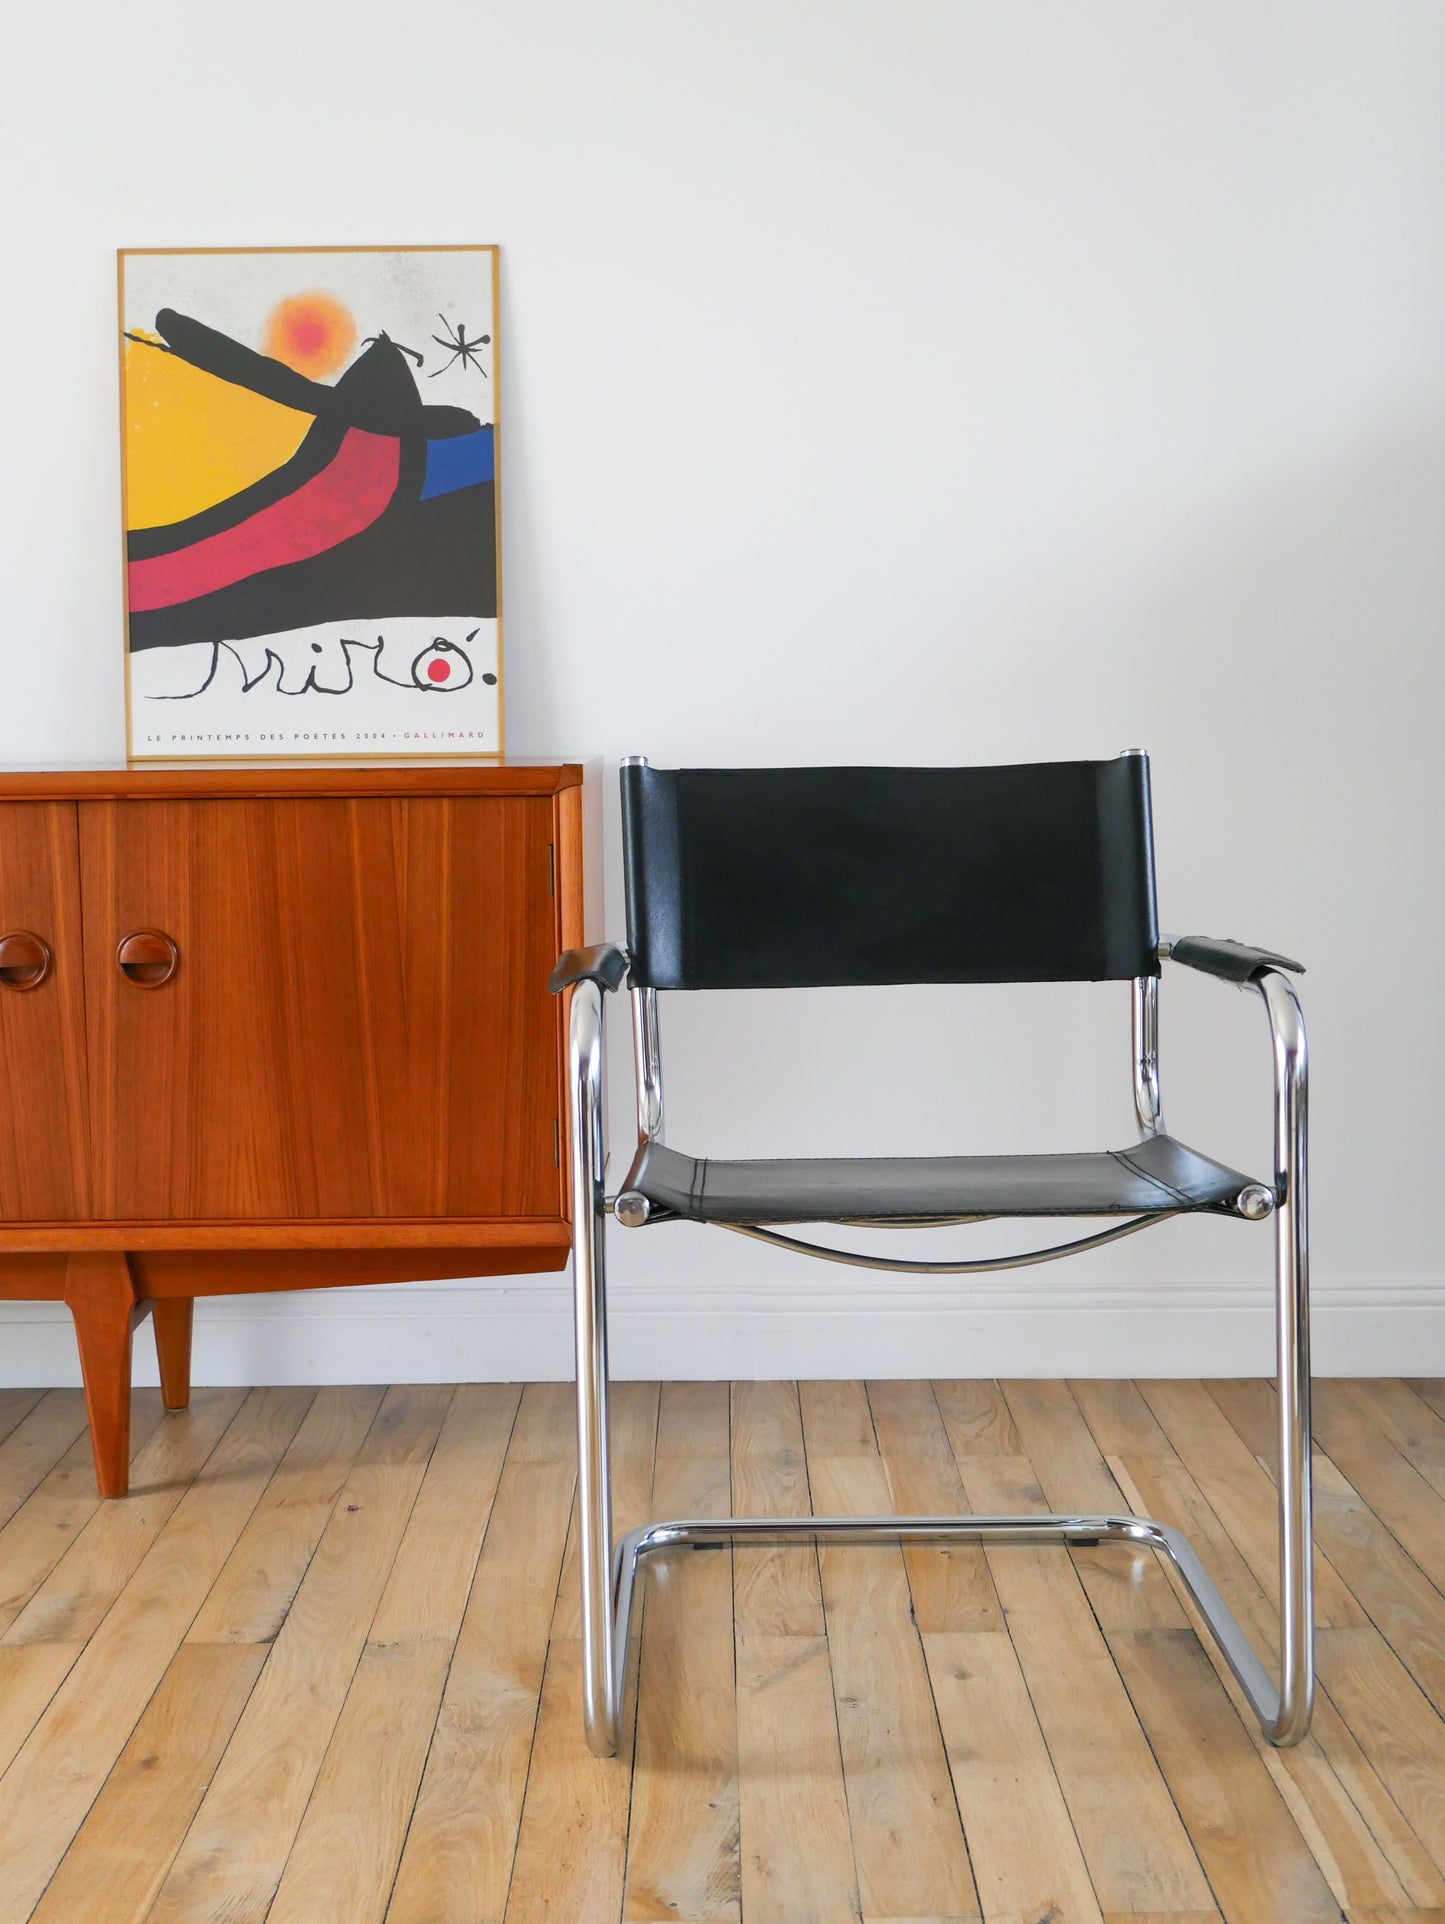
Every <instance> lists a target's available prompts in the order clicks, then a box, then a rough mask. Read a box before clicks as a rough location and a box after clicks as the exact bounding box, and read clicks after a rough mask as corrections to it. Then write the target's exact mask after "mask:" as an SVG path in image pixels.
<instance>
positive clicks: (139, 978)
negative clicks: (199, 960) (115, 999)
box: [115, 929, 181, 989]
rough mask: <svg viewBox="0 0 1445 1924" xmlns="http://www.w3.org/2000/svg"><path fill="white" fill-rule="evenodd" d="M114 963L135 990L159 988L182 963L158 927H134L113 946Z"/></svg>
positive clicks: (175, 949) (176, 951) (172, 945)
mask: <svg viewBox="0 0 1445 1924" xmlns="http://www.w3.org/2000/svg"><path fill="white" fill-rule="evenodd" d="M115 960H116V966H117V968H119V970H120V972H121V974H122V975H123V976H124V977H125V979H126V981H127V982H133V983H134V984H135V986H136V987H137V988H138V989H159V988H161V987H162V986H163V985H164V984H165V983H167V982H169V981H170V979H171V977H172V976H173V975H174V974H175V972H176V970H177V969H178V968H179V967H180V964H181V952H180V950H179V949H178V948H177V947H176V945H175V943H174V942H173V941H172V940H171V938H170V937H169V936H168V935H163V934H162V933H161V931H160V930H159V929H136V930H135V932H134V933H133V934H131V935H123V936H122V937H121V938H120V940H119V942H117V943H116V945H115Z"/></svg>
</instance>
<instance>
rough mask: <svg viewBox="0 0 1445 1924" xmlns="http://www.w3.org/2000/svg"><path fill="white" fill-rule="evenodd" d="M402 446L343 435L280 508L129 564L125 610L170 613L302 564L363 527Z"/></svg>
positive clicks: (383, 499)
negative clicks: (238, 583)
mask: <svg viewBox="0 0 1445 1924" xmlns="http://www.w3.org/2000/svg"><path fill="white" fill-rule="evenodd" d="M400 472H401V442H400V441H398V440H397V439H396V437H395V436H394V435H390V434H368V433H367V432H366V431H365V430H364V429H363V428H349V429H348V430H347V432H346V434H345V436H344V437H343V439H342V442H341V446H340V447H339V448H338V449H337V450H336V454H335V456H334V457H333V459H332V460H331V461H329V462H328V463H327V465H326V466H325V467H324V468H323V469H322V470H321V472H320V474H315V475H313V476H312V477H311V479H310V480H309V481H303V482H302V484H301V486H300V487H299V488H297V490H296V492H295V493H294V494H288V495H287V496H286V498H285V500H284V501H273V502H272V504H271V506H270V507H269V508H262V509H260V510H259V511H258V512H257V513H256V514H253V515H251V516H250V517H249V518H248V519H247V520H245V521H242V522H240V523H239V524H238V525H237V526H236V527H234V528H225V529H223V530H222V531H221V532H220V533H219V534H212V535H207V536H206V537H205V538H204V539H203V540H200V541H195V542H192V544H191V546H190V547H189V548H179V549H177V550H176V552H175V553H174V554H161V555H153V556H151V557H150V558H149V559H147V560H145V561H132V562H131V564H130V566H129V569H128V570H127V578H128V580H129V583H130V606H131V608H132V610H133V611H134V612H135V613H137V614H139V613H140V612H142V611H143V610H144V609H147V608H172V607H174V606H175V605H176V603H177V602H180V601H193V600H194V599H195V598H196V596H197V595H208V594H212V593H214V591H215V590H216V589H217V588H228V587H229V586H230V585H231V583H232V582H233V581H240V580H242V579H243V578H244V577H245V576H246V575H255V574H260V573H261V572H262V571H263V570H265V569H267V568H284V567H285V566H286V565H287V563H288V562H292V561H306V560H308V559H309V558H310V557H311V556H312V555H316V554H322V553H324V551H325V550H326V549H327V548H334V547H335V546H336V544H337V542H338V541H345V540H346V539H347V538H348V536H350V535H353V534H360V532H361V530H362V529H363V528H369V527H370V526H371V524H372V522H373V521H375V520H376V518H377V516H378V515H379V514H380V513H381V512H382V510H383V509H384V508H385V507H386V505H387V503H388V502H389V501H390V500H391V497H392V495H393V494H395V492H396V483H397V477H398V475H399V474H400Z"/></svg>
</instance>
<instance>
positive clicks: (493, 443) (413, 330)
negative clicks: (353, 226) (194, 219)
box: [117, 245, 503, 761]
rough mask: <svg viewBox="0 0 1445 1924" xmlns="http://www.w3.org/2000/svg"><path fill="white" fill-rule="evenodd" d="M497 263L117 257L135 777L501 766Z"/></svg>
mask: <svg viewBox="0 0 1445 1924" xmlns="http://www.w3.org/2000/svg"><path fill="white" fill-rule="evenodd" d="M498 257H499V249H498V248H497V247H496V246H494V245H476V246H471V245H449V246H437V247H421V246H408V247H276V248H174V249H165V248H123V249H121V250H120V251H119V255H118V261H117V282H118V299H119V309H120V328H119V347H120V390H121V500H122V522H123V531H124V532H123V542H124V565H123V580H124V590H125V642H126V752H127V755H128V757H129V758H130V759H131V760H132V761H152V760H154V761H194V760H211V759H244V760H285V761H313V760H328V759H332V758H340V759H345V760H347V761H354V760H362V759H371V758H380V759H396V758H411V757H423V756H456V755H500V754H501V753H502V748H503V728H502V616H501V525H500V489H499V484H498V478H497V452H498V449H497V443H498V436H499V422H498V418H497V403H496V391H497V313H498V269H499V259H498Z"/></svg>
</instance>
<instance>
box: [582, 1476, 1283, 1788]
mask: <svg viewBox="0 0 1445 1924" xmlns="http://www.w3.org/2000/svg"><path fill="white" fill-rule="evenodd" d="M799 1537H805V1538H810V1539H812V1540H813V1541H815V1542H818V1543H974V1544H979V1545H983V1546H986V1545H988V1544H990V1543H1022V1544H1060V1543H1062V1544H1072V1545H1073V1546H1074V1547H1075V1548H1076V1549H1081V1548H1085V1547H1088V1546H1091V1545H1093V1544H1098V1543H1128V1544H1135V1545H1138V1546H1139V1547H1141V1548H1143V1549H1146V1550H1157V1551H1159V1552H1160V1553H1161V1554H1162V1555H1164V1556H1167V1557H1168V1558H1169V1560H1170V1562H1171V1563H1172V1564H1173V1565H1174V1568H1175V1569H1176V1570H1177V1571H1178V1572H1179V1575H1180V1578H1181V1580H1182V1581H1183V1584H1184V1588H1185V1590H1186V1591H1187V1592H1188V1594H1189V1598H1190V1601H1191V1602H1192V1603H1193V1604H1194V1607H1195V1608H1196V1609H1197V1610H1198V1612H1199V1614H1200V1616H1201V1617H1202V1618H1203V1619H1204V1623H1205V1625H1206V1627H1207V1628H1208V1630H1209V1633H1210V1635H1211V1637H1212V1638H1213V1639H1214V1642H1215V1644H1216V1645H1217V1647H1218V1649H1219V1653H1220V1655H1221V1656H1222V1657H1223V1658H1224V1661H1225V1662H1226V1663H1227V1664H1228V1665H1229V1668H1230V1670H1231V1671H1232V1672H1233V1673H1234V1676H1235V1679H1236V1680H1237V1682H1238V1684H1239V1687H1240V1689H1241V1690H1242V1691H1243V1692H1244V1694H1245V1696H1246V1697H1247V1698H1248V1700H1249V1705H1250V1708H1251V1709H1252V1710H1253V1712H1254V1714H1255V1716H1256V1717H1257V1718H1258V1719H1259V1725H1260V1729H1261V1730H1262V1731H1263V1732H1264V1734H1265V1736H1266V1737H1268V1738H1269V1740H1270V1742H1271V1743H1274V1744H1279V1745H1288V1744H1292V1743H1297V1742H1298V1741H1299V1738H1300V1737H1301V1736H1303V1735H1304V1730H1303V1728H1299V1727H1298V1726H1299V1717H1300V1712H1301V1706H1300V1704H1299V1703H1298V1701H1287V1702H1282V1701H1281V1698H1280V1693H1279V1691H1278V1689H1277V1688H1276V1687H1275V1684H1274V1682H1273V1681H1272V1679H1271V1677H1270V1675H1269V1672H1268V1671H1267V1670H1266V1669H1265V1667H1264V1665H1263V1664H1262V1663H1261V1662H1260V1660H1259V1658H1258V1657H1257V1656H1256V1655H1255V1653H1254V1650H1253V1648H1252V1646H1251V1644H1250V1641H1249V1639H1248V1637H1246V1636H1245V1634H1244V1632H1243V1630H1241V1629H1240V1627H1239V1624H1238V1622H1237V1621H1236V1619H1235V1617H1234V1615H1233V1613H1232V1611H1231V1610H1230V1608H1229V1606H1228V1604H1226V1603H1225V1601H1224V1599H1223V1597H1221V1596H1220V1594H1219V1591H1218V1590H1217V1589H1216V1588H1215V1585H1214V1581H1213V1579H1212V1578H1211V1576H1210V1575H1209V1572H1208V1571H1207V1570H1206V1569H1205V1567H1204V1565H1203V1564H1202V1563H1201V1562H1200V1560H1199V1555H1198V1552H1197V1551H1196V1550H1195V1548H1194V1546H1193V1544H1192V1543H1190V1541H1189V1539H1188V1537H1186V1536H1184V1535H1183V1534H1182V1533H1181V1532H1180V1531H1178V1530H1176V1529H1173V1528H1172V1527H1171V1526H1170V1525H1169V1524H1167V1523H1156V1522H1155V1521H1154V1520H1153V1519H1152V1518H1151V1517H1141V1516H1119V1515H1113V1514H1110V1515H1101V1516H1083V1515H1079V1516H1070V1515H1065V1514H1059V1515H1051V1516H892V1517H883V1516H808V1517H757V1516H754V1517H741V1516H730V1517H680V1518H675V1519H672V1520H670V1521H668V1522H658V1523H645V1524H643V1525H642V1527H641V1528H640V1529H637V1530H629V1531H628V1532H627V1534H626V1536H624V1537H623V1538H622V1539H621V1541H620V1542H619V1543H618V1545H617V1550H616V1555H615V1557H614V1559H613V1576H612V1609H611V1612H610V1618H611V1621H610V1635H608V1634H606V1633H605V1632H604V1635H603V1637H602V1638H601V1639H600V1640H599V1641H600V1643H602V1644H605V1645H606V1646H608V1648H607V1652H606V1656H605V1657H603V1658H602V1662H603V1663H604V1664H605V1665H606V1670H605V1672H603V1674H604V1675H606V1676H607V1677H608V1679H609V1681H610V1689H606V1690H602V1691H599V1692H598V1693H597V1699H596V1701H594V1700H593V1698H592V1697H591V1696H588V1697H587V1698H586V1700H585V1702H584V1715H585V1720H586V1726H587V1741H588V1744H589V1745H590V1747H591V1749H592V1750H593V1751H594V1752H595V1753H596V1754H597V1755H598V1756H600V1757H610V1756H612V1755H613V1754H614V1752H615V1751H616V1749H617V1744H618V1739H619V1735H620V1717H621V1711H622V1705H623V1703H624V1701H625V1699H626V1693H627V1664H628V1657H629V1632H630V1629H631V1624H632V1605H633V1597H634V1595H635V1593H636V1588H637V1579H638V1575H639V1570H640V1566H641V1564H642V1561H643V1559H644V1558H645V1557H648V1556H655V1555H658V1554H661V1553H664V1552H666V1551H669V1550H682V1549H700V1548H704V1547H711V1546H716V1545H720V1544H724V1543H743V1544H747V1543H754V1544H758V1543H786V1542H792V1541H794V1540H795V1539H797V1538H799ZM595 1627H601V1626H595ZM598 1654H599V1656H601V1655H602V1652H601V1650H600V1649H599V1652H598ZM599 1668H600V1666H599ZM594 1674H596V1673H594ZM600 1681H601V1677H599V1682H600Z"/></svg>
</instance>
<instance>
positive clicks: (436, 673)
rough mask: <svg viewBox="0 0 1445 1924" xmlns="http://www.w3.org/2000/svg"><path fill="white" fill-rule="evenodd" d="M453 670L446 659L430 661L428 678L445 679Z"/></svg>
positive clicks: (427, 668)
mask: <svg viewBox="0 0 1445 1924" xmlns="http://www.w3.org/2000/svg"><path fill="white" fill-rule="evenodd" d="M451 672H452V671H451V669H450V668H449V667H448V666H447V664H446V662H444V661H440V660H438V661H429V662H428V663H427V665H426V678H427V680H428V681H445V680H446V678H447V676H448V675H449V674H450V673H451Z"/></svg>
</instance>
